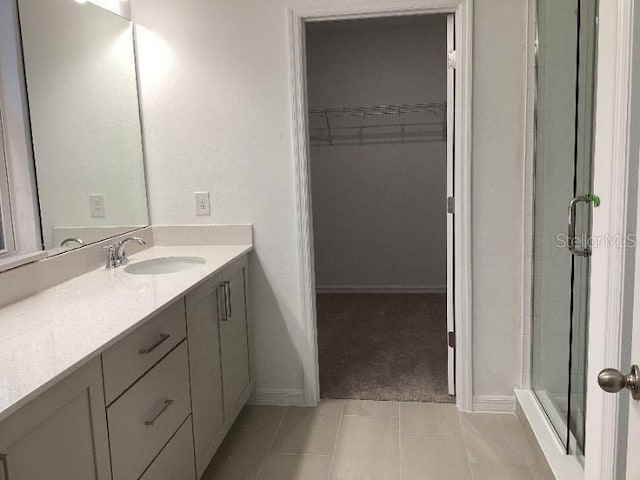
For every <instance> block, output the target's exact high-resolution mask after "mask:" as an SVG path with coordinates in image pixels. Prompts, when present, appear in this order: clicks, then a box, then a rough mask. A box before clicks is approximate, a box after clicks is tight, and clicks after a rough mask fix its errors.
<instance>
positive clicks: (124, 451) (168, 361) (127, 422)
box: [107, 342, 191, 480]
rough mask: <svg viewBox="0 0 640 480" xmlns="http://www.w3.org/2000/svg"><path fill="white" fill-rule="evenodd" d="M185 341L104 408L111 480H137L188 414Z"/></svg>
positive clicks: (189, 402)
mask: <svg viewBox="0 0 640 480" xmlns="http://www.w3.org/2000/svg"><path fill="white" fill-rule="evenodd" d="M190 404H191V400H190V397H189V363H188V355H187V342H182V343H181V344H180V345H178V346H177V347H176V349H175V350H174V351H173V352H171V353H170V354H169V355H167V356H166V357H165V358H164V359H162V360H161V361H160V363H158V365H156V366H155V367H153V369H151V370H150V371H149V372H148V373H147V374H146V375H145V376H144V377H142V378H141V379H140V380H139V381H138V382H137V383H135V384H134V385H133V386H132V387H131V388H130V389H129V390H127V392H126V393H125V394H124V395H122V396H121V397H120V398H118V400H116V401H115V402H114V403H113V404H112V405H111V406H109V408H108V409H107V420H108V423H109V438H110V445H111V465H112V471H113V480H131V479H135V478H138V477H139V476H140V474H142V472H143V471H144V469H145V468H146V467H147V466H148V465H149V464H150V463H151V460H153V458H154V457H155V456H156V455H157V454H158V453H159V452H160V450H161V449H162V447H163V446H164V445H165V444H166V443H167V441H168V440H169V439H170V438H171V436H172V435H173V434H174V432H175V431H176V430H177V429H178V427H179V426H180V425H182V423H183V422H184V421H185V419H186V418H187V416H188V415H189V411H190Z"/></svg>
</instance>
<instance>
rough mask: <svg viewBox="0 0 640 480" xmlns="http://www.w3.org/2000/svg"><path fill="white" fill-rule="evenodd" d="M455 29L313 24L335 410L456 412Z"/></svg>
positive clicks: (359, 22) (320, 221) (324, 327)
mask: <svg viewBox="0 0 640 480" xmlns="http://www.w3.org/2000/svg"><path fill="white" fill-rule="evenodd" d="M453 28H454V24H453V16H452V15H451V16H449V17H448V16H447V15H446V14H441V15H411V16H400V17H383V18H369V19H355V20H340V21H326V22H315V23H309V24H308V25H307V28H306V72H307V98H308V108H309V114H308V115H309V117H308V122H309V143H310V166H311V195H312V204H313V232H314V245H313V246H314V258H315V281H316V294H317V296H316V305H317V330H318V360H319V371H320V394H321V396H322V397H329V398H357V399H367V400H401V401H425V402H454V401H455V398H454V396H453V395H454V394H455V365H454V350H453V349H454V328H455V327H454V316H453V315H454V311H453V291H452V290H449V289H448V283H449V284H450V287H451V289H452V288H453V221H452V216H453V215H452V214H453V212H450V213H449V214H448V213H447V208H446V207H447V197H453V152H452V150H453V138H452V134H453V125H452V123H453V122H452V121H451V122H448V119H449V118H450V119H451V120H452V119H453V115H448V113H451V114H452V113H453V112H452V109H451V112H448V108H447V107H448V104H449V102H448V100H449V98H448V97H450V98H451V100H453V91H454V83H453V68H449V69H448V67H447V52H449V51H453V50H454V45H453ZM449 106H450V107H452V102H451V104H449ZM448 127H451V128H449V129H448ZM447 216H450V217H451V220H450V221H448V219H447ZM448 226H450V227H451V228H450V229H448ZM448 253H449V255H448ZM449 260H450V262H449ZM447 294H449V295H447ZM448 299H449V300H450V301H448ZM448 322H449V326H448Z"/></svg>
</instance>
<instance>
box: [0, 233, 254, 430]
mask: <svg viewBox="0 0 640 480" xmlns="http://www.w3.org/2000/svg"><path fill="white" fill-rule="evenodd" d="M252 248H253V247H252V246H251V245H229V246H227V245H225V246H204V247H203V246H197V247H192V246H180V247H164V246H155V247H151V248H148V249H146V250H143V251H141V252H139V253H137V254H135V255H131V256H130V258H129V260H130V262H131V263H134V262H136V261H140V260H146V259H149V258H155V257H165V256H198V257H202V258H204V259H205V260H206V263H205V264H203V265H202V266H197V267H195V268H192V269H190V270H185V271H182V272H177V273H171V274H166V275H132V274H129V273H126V272H125V271H124V267H119V268H117V269H115V270H105V269H104V268H100V269H97V270H93V271H91V272H88V273H86V274H84V275H81V276H79V277H76V278H74V279H72V280H69V281H67V282H64V283H61V284H59V285H56V286H54V287H52V288H48V289H46V290H43V291H41V292H39V293H37V294H36V295H33V296H31V297H28V298H26V299H24V300H22V301H20V302H18V303H15V304H13V305H9V306H7V307H5V308H2V309H0V421H1V420H3V419H4V418H6V417H7V416H9V415H10V414H11V413H13V412H15V411H16V410H17V409H19V408H20V407H21V406H22V405H24V404H25V403H27V402H28V401H29V400H31V399H33V398H34V397H36V396H37V395H38V394H40V393H41V392H43V391H44V390H46V389H47V388H49V387H50V386H52V385H53V384H55V383H57V382H58V381H60V379H62V378H63V377H65V376H67V375H69V374H70V373H71V372H73V371H74V370H76V369H78V368H79V367H80V366H81V365H83V364H85V363H87V362H88V361H89V360H91V359H93V358H95V357H96V356H98V355H99V354H100V353H102V352H103V351H105V350H106V349H107V348H108V347H109V346H111V345H113V344H114V343H116V342H117V341H118V340H120V339H121V338H123V337H125V336H126V335H127V334H128V333H130V332H132V331H133V330H135V329H136V328H137V327H139V326H140V325H142V324H143V323H144V322H145V321H147V320H148V319H149V318H151V317H152V316H153V315H154V314H155V313H156V312H158V311H159V310H161V309H162V308H163V307H165V306H167V305H168V304H169V303H171V302H172V301H173V300H175V299H177V298H180V297H181V296H183V295H185V293H186V292H188V291H189V290H191V289H193V288H194V287H195V286H197V285H198V284H200V283H201V282H203V281H204V280H206V279H207V278H209V277H210V276H212V275H214V274H215V273H217V272H219V271H220V270H221V269H222V268H224V267H225V266H226V265H228V264H229V263H230V262H232V261H233V260H235V259H237V258H240V257H241V256H243V255H244V254H246V253H247V252H249V251H251V250H252Z"/></svg>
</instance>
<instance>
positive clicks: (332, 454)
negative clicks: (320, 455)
mask: <svg viewBox="0 0 640 480" xmlns="http://www.w3.org/2000/svg"><path fill="white" fill-rule="evenodd" d="M346 406H347V402H346V401H345V400H342V411H341V412H340V418H339V419H338V428H337V430H336V438H335V439H334V440H333V451H332V452H331V460H330V461H329V474H328V475H327V480H331V477H332V476H333V466H334V464H335V461H336V449H337V448H338V437H339V436H340V429H341V428H342V418H343V417H344V416H345V415H344V411H345V408H346Z"/></svg>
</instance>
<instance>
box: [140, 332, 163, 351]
mask: <svg viewBox="0 0 640 480" xmlns="http://www.w3.org/2000/svg"><path fill="white" fill-rule="evenodd" d="M170 336H171V335H169V334H168V333H162V334H160V338H159V339H158V340H157V341H156V342H155V343H154V344H153V345H150V346H148V347H147V348H141V349H140V350H138V353H140V355H147V354H149V353H151V352H153V351H154V350H155V349H156V348H158V347H159V346H160V345H162V344H163V343H164V342H166V341H167V340H168V339H169V337H170Z"/></svg>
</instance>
